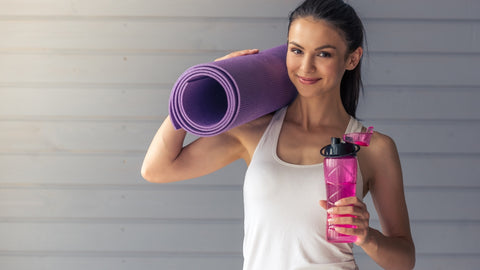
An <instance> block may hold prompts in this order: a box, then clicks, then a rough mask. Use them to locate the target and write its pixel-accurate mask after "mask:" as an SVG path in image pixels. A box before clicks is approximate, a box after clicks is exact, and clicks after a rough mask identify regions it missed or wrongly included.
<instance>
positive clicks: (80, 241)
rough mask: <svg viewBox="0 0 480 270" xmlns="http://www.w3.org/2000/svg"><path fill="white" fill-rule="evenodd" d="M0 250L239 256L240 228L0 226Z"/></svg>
mask: <svg viewBox="0 0 480 270" xmlns="http://www.w3.org/2000/svg"><path fill="white" fill-rule="evenodd" d="M0 238H1V239H2V241H1V242H0V249H1V250H8V251H11V252H12V251H13V252H17V251H23V252H28V251H41V250H43V251H50V252H53V251H57V252H61V253H63V254H65V253H67V252H70V253H71V254H72V255H73V254H75V253H76V252H179V253H181V252H185V253H192V252H198V253H200V254H202V253H207V254H208V253H224V254H226V255H231V254H232V253H236V254H237V253H240V252H241V250H242V239H243V228H242V225H241V224H155V223H153V224H116V223H110V224H109V223H101V224H92V223H85V224H82V223H14V222H13V223H0Z"/></svg>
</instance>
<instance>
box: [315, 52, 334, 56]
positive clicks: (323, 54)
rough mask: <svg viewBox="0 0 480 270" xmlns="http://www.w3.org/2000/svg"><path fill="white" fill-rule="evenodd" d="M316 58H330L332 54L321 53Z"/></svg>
mask: <svg viewBox="0 0 480 270" xmlns="http://www.w3.org/2000/svg"><path fill="white" fill-rule="evenodd" d="M318 56H320V57H331V56H332V54H331V53H328V52H321V53H319V54H318Z"/></svg>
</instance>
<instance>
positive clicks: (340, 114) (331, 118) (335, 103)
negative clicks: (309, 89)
mask: <svg viewBox="0 0 480 270" xmlns="http://www.w3.org/2000/svg"><path fill="white" fill-rule="evenodd" d="M287 120H289V121H293V122H295V123H296V124H297V125H300V126H301V127H302V128H303V129H305V130H310V129H313V128H316V127H321V126H341V127H343V126H345V125H347V124H348V122H349V121H350V115H348V113H347V111H346V110H345V108H344V107H343V104H342V102H341V99H340V97H338V98H326V97H309V98H305V97H302V96H300V95H299V96H297V98H296V99H295V100H294V101H293V102H292V103H291V104H290V105H289V108H288V113H287Z"/></svg>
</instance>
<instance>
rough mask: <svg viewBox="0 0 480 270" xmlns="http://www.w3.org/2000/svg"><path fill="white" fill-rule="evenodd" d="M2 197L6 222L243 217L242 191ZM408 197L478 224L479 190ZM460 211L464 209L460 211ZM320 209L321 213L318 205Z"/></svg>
mask: <svg viewBox="0 0 480 270" xmlns="http://www.w3.org/2000/svg"><path fill="white" fill-rule="evenodd" d="M145 185H149V184H147V183H146V184H145ZM150 185H153V184H150ZM0 194H1V196H0V217H3V218H148V219H149V218H159V219H203V218H212V219H242V218H243V203H242V202H243V197H242V190H241V188H238V187H230V188H229V187H215V186H213V187H208V186H207V187H201V186H183V187H182V188H179V187H178V186H177V187H175V186H173V187H172V186H161V185H157V186H155V187H153V186H152V187H151V188H150V189H140V190H138V189H134V188H130V189H114V188H113V187H112V188H111V189H108V188H103V189H92V188H88V189H81V188H76V189H74V188H71V189H67V188H64V187H62V188H55V187H51V188H49V189H42V188H35V189H33V188H32V189H21V188H16V189H14V188H2V190H0ZM405 198H406V201H407V205H408V206H409V214H410V219H411V220H413V221H432V220H440V221H451V220H464V221H477V222H478V221H480V212H479V211H478V208H477V205H479V204H480V189H478V188H476V189H464V190H458V189H451V190H450V189H430V188H425V189H413V188H412V189H407V190H406V195H405ZM425 198H428V200H427V199H425ZM320 199H321V198H319V200H320ZM365 201H366V203H367V205H368V209H369V210H370V211H369V212H371V215H372V219H378V215H377V214H376V211H375V207H374V206H373V203H372V202H371V199H370V195H368V197H367V198H366V200H365ZM445 202H448V203H445ZM312 203H313V204H317V203H318V202H317V201H315V202H312ZM459 208H461V209H462V211H458V209H459ZM47 209H48V210H47ZM318 210H319V211H323V210H322V209H321V208H320V206H319V208H318Z"/></svg>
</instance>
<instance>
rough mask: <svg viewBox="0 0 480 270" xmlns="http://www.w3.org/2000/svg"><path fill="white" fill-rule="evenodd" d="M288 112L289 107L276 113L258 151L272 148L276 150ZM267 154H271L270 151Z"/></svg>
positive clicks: (259, 144)
mask: <svg viewBox="0 0 480 270" xmlns="http://www.w3.org/2000/svg"><path fill="white" fill-rule="evenodd" d="M286 112H287V107H283V108H281V109H279V110H278V111H276V112H275V114H274V115H273V117H272V120H270V123H269V124H268V127H267V129H266V130H265V132H264V133H263V136H262V138H261V139H260V141H259V143H258V146H257V149H264V148H270V149H272V147H275V148H276V142H277V139H276V138H278V136H279V135H280V131H281V129H282V124H283V119H284V118H285V114H286ZM265 153H270V151H266V152H265Z"/></svg>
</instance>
